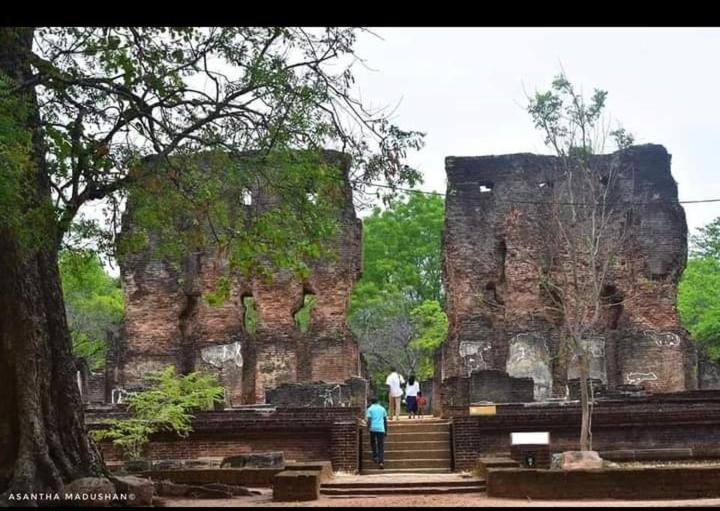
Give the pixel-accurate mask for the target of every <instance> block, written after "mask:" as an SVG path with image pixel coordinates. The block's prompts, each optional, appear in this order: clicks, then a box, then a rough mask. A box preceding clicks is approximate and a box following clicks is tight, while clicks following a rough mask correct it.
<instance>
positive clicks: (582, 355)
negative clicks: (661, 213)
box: [528, 74, 633, 451]
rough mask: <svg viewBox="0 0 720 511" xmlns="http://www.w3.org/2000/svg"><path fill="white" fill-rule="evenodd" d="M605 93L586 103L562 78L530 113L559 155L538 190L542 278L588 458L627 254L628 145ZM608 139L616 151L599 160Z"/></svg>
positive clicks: (538, 98)
mask: <svg viewBox="0 0 720 511" xmlns="http://www.w3.org/2000/svg"><path fill="white" fill-rule="evenodd" d="M606 96H607V93H606V92H605V91H602V90H597V89H596V90H595V91H594V94H593V96H592V97H591V99H590V100H589V101H586V100H585V98H584V97H583V95H582V93H581V92H578V91H577V90H576V89H575V87H574V86H573V85H572V84H571V83H570V82H569V81H568V79H567V78H566V77H565V75H564V74H560V75H559V76H557V77H556V78H555V80H554V81H553V84H552V89H551V90H550V91H547V92H544V93H536V94H535V96H534V97H533V98H530V101H529V106H528V112H529V113H530V115H531V116H532V119H533V121H534V122H535V126H536V127H537V128H539V129H540V130H542V131H543V132H544V134H545V143H546V144H547V145H548V146H550V147H552V148H553V150H554V151H555V153H556V155H557V159H556V160H555V162H556V163H555V164H554V165H553V167H552V169H551V170H550V174H552V175H551V176H550V177H549V179H548V180H547V185H546V186H544V187H543V188H542V190H541V197H542V209H543V212H544V213H545V215H543V216H544V218H545V221H546V222H547V225H545V226H544V227H545V228H544V232H543V234H544V242H543V243H542V246H541V247H539V248H540V251H541V252H542V253H543V257H542V258H541V260H542V262H541V264H540V266H541V268H539V272H540V275H541V278H540V282H541V288H542V291H543V292H544V294H545V296H546V297H547V298H548V299H547V300H546V303H547V304H548V305H547V308H548V312H550V313H551V314H552V315H553V316H554V317H555V318H557V320H558V322H559V323H560V325H561V338H562V342H561V346H560V352H561V353H567V354H569V355H570V357H571V363H574V364H576V368H577V371H578V374H579V380H580V403H581V408H582V419H581V430H580V450H582V451H589V450H592V432H591V426H592V406H593V395H592V392H593V389H592V386H591V385H589V383H590V358H591V353H590V348H591V344H592V339H593V337H595V336H596V335H598V334H599V333H600V332H601V331H603V330H604V329H605V328H606V327H607V318H608V314H609V313H610V312H611V309H612V308H613V307H615V308H617V307H619V306H620V304H621V300H626V299H627V298H628V297H627V296H625V297H618V296H617V293H616V291H615V289H614V286H613V285H612V282H613V278H614V276H615V275H614V273H615V269H616V267H617V266H618V263H619V260H620V258H621V254H622V252H623V251H624V246H625V244H626V243H628V242H629V237H628V226H627V207H626V206H627V203H626V202H624V201H623V198H622V193H621V192H622V186H621V185H622V183H623V182H624V180H625V179H632V171H631V169H629V168H625V167H624V165H623V163H622V162H623V158H622V151H623V150H624V149H626V148H627V147H629V146H630V145H631V144H632V141H633V138H632V136H631V135H629V134H628V133H626V132H625V131H624V130H623V129H617V130H614V131H610V130H609V129H608V127H607V125H606V124H604V123H603V122H602V118H601V114H602V111H603V109H604V106H605V98H606ZM608 135H610V136H611V137H613V138H614V139H615V142H616V144H617V146H618V149H620V151H618V152H616V153H614V154H612V155H605V156H599V153H601V152H602V151H603V149H604V146H605V140H606V139H607V137H608Z"/></svg>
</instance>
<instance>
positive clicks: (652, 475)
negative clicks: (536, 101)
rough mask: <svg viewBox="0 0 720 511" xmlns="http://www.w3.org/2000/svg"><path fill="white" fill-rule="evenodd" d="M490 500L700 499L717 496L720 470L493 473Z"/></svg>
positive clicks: (716, 468) (653, 469) (662, 469)
mask: <svg viewBox="0 0 720 511" xmlns="http://www.w3.org/2000/svg"><path fill="white" fill-rule="evenodd" d="M487 493H488V496H489V497H500V498H521V499H523V498H528V499H577V500H582V499H623V500H652V499H675V500H677V499H698V498H716V497H718V496H720V468H718V467H702V466H698V467H653V468H649V467H647V468H622V469H613V470H572V471H565V470H493V471H491V472H490V474H489V475H488V480H487Z"/></svg>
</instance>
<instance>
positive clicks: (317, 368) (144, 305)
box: [106, 151, 361, 406]
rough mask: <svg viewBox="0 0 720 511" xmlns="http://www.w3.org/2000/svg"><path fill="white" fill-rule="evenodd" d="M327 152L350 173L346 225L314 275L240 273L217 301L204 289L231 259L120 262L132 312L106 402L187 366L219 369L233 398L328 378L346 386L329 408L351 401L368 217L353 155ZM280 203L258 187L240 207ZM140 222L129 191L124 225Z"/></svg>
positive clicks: (114, 357) (116, 345) (144, 256)
mask: <svg viewBox="0 0 720 511" xmlns="http://www.w3.org/2000/svg"><path fill="white" fill-rule="evenodd" d="M325 157H326V159H327V161H330V162H331V163H334V164H337V165H339V166H340V167H341V168H342V171H343V176H344V190H345V194H344V204H343V206H342V208H341V209H340V212H339V223H340V229H339V231H338V234H337V235H336V237H335V238H334V239H333V241H332V243H331V245H332V248H333V250H334V252H335V254H336V256H337V257H336V258H334V259H325V260H323V261H321V262H317V261H316V262H313V263H312V264H311V270H312V271H311V273H310V276H309V277H308V278H307V279H305V280H303V281H298V280H297V279H295V278H294V277H293V276H292V274H290V273H289V272H288V273H281V274H276V275H274V277H273V279H272V281H271V282H267V281H266V280H263V279H260V278H254V279H250V280H248V279H244V278H242V277H240V276H239V275H238V274H236V273H235V272H233V273H232V275H233V277H232V281H231V290H230V299H229V300H226V301H225V302H224V303H223V304H222V305H220V306H212V305H209V304H208V302H207V301H206V300H205V299H204V296H205V294H206V293H207V292H209V291H214V290H215V286H216V283H217V279H218V276H220V275H222V274H224V273H225V270H226V269H227V265H228V261H227V259H226V258H223V257H220V256H217V255H214V254H211V253H209V252H200V253H195V254H189V255H188V256H187V257H186V258H185V261H184V263H183V265H182V268H181V269H180V270H177V269H174V268H173V266H172V265H170V264H168V263H167V262H166V261H165V260H162V259H158V258H153V257H151V255H150V251H149V250H145V251H140V252H137V253H133V254H132V255H130V256H126V257H125V258H123V259H122V260H121V261H120V269H121V279H122V284H123V290H124V293H125V303H126V313H125V320H124V323H123V325H122V328H121V331H120V333H119V335H118V336H116V337H115V340H114V342H113V343H112V344H113V346H112V348H111V352H110V355H109V359H108V364H107V369H106V372H107V381H108V384H107V394H108V400H111V401H116V400H117V396H118V395H119V393H121V392H122V391H127V390H132V389H134V388H137V387H138V386H140V385H142V383H143V377H144V375H145V374H146V373H147V372H148V371H151V370H157V369H159V368H161V367H163V366H165V365H167V364H173V365H175V366H176V367H177V368H178V369H179V370H180V371H191V370H198V369H200V370H204V371H211V372H214V373H217V374H218V375H219V377H220V380H221V383H222V384H223V386H224V387H225V390H226V401H227V402H228V403H229V404H230V405H240V404H253V403H263V402H265V398H266V391H268V390H271V389H274V388H276V387H278V386H280V385H282V384H285V383H296V382H321V381H322V382H325V383H327V384H337V385H338V389H335V390H337V392H334V391H333V387H330V388H329V389H325V390H324V391H325V392H326V393H327V394H328V398H327V400H329V401H331V402H328V403H327V405H328V406H332V405H336V406H337V405H341V404H347V403H344V401H343V400H345V399H346V398H347V399H350V397H349V396H345V397H343V396H342V395H341V394H342V393H341V392H340V391H341V390H342V389H341V388H340V384H342V383H343V382H345V381H346V380H347V379H349V378H351V377H354V376H360V374H361V364H360V355H359V352H358V347H357V342H356V340H355V339H354V338H353V336H352V335H351V333H350V331H349V329H348V327H347V325H346V312H347V308H348V305H349V298H350V293H351V292H352V288H353V285H354V284H355V282H356V281H357V280H358V279H359V277H360V271H361V222H360V221H359V220H358V218H357V217H356V216H355V210H354V207H353V202H352V191H351V187H350V185H349V183H348V171H349V162H348V160H347V159H346V158H344V157H342V155H341V154H340V153H336V152H332V151H328V152H326V153H325ZM273 200H275V199H274V198H273V197H272V196H268V194H267V192H266V191H264V189H263V187H262V186H258V187H257V188H256V189H254V190H252V198H251V201H250V203H249V204H245V205H243V204H239V206H240V207H246V208H250V209H253V208H255V209H256V208H267V207H269V205H270V207H271V205H272V203H273ZM238 202H239V201H238ZM132 224H133V202H132V197H131V198H130V200H129V201H128V207H127V210H126V213H125V215H124V218H123V231H124V232H128V231H130V230H132ZM151 243H152V241H151ZM306 295H313V296H314V299H315V306H314V309H313V311H312V315H311V320H310V325H309V329H308V330H307V331H306V332H301V331H300V329H299V327H298V325H297V324H296V321H295V319H294V315H295V313H296V312H297V311H298V310H299V309H300V308H301V307H302V306H303V304H304V300H305V297H306ZM248 298H252V299H253V300H252V302H254V308H255V310H256V314H257V324H256V329H255V331H254V332H252V333H251V332H250V331H248V328H247V327H246V325H245V320H244V318H245V316H246V307H249V306H251V305H250V303H251V302H250V300H248ZM343 388H344V387H343ZM352 388H357V385H354V386H352ZM346 394H347V393H346ZM356 397H357V396H355V397H354V398H352V399H354V400H355V401H357V399H356ZM327 400H326V401H327ZM335 401H338V402H335Z"/></svg>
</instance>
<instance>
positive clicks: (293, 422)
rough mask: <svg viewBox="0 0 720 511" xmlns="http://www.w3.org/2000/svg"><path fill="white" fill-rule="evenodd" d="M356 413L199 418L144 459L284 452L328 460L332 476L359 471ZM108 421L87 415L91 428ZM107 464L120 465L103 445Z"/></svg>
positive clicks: (292, 411)
mask: <svg viewBox="0 0 720 511" xmlns="http://www.w3.org/2000/svg"><path fill="white" fill-rule="evenodd" d="M360 413H361V409H360V408H350V407H348V408H307V407H305V408H278V409H276V410H264V411H258V410H250V409H242V408H240V409H235V410H225V411H217V412H201V413H198V414H197V416H196V418H195V420H194V421H193V432H192V433H191V434H190V435H189V436H188V437H187V438H179V437H177V436H176V435H170V434H157V435H155V436H153V438H152V439H151V442H150V444H149V445H148V451H147V453H146V456H147V458H148V459H151V460H158V459H194V458H203V457H214V458H223V457H225V456H232V455H235V454H242V453H248V452H268V451H283V453H284V455H285V459H287V460H295V461H323V460H330V461H331V462H332V465H333V469H334V470H343V471H349V472H354V471H356V470H357V469H358V458H359V451H358V448H359V447H358V422H357V416H358V414H360ZM107 416H108V415H107V414H105V413H102V412H95V413H93V412H92V410H91V411H89V412H88V413H87V421H88V424H89V427H90V428H97V427H100V425H99V424H100V421H101V420H102V419H103V418H106V417H107ZM100 450H101V451H102V453H103V456H104V458H105V461H120V460H121V459H122V456H121V453H120V452H119V451H118V449H117V448H116V447H115V446H113V445H112V444H111V443H109V442H101V443H100Z"/></svg>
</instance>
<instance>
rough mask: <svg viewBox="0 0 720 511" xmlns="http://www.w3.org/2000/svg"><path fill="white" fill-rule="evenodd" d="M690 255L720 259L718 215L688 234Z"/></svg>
mask: <svg viewBox="0 0 720 511" xmlns="http://www.w3.org/2000/svg"><path fill="white" fill-rule="evenodd" d="M690 256H691V257H712V258H714V259H718V260H720V217H718V218H716V219H715V220H713V221H712V222H710V223H709V224H707V225H705V226H703V227H700V228H699V229H698V232H697V234H692V235H690Z"/></svg>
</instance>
